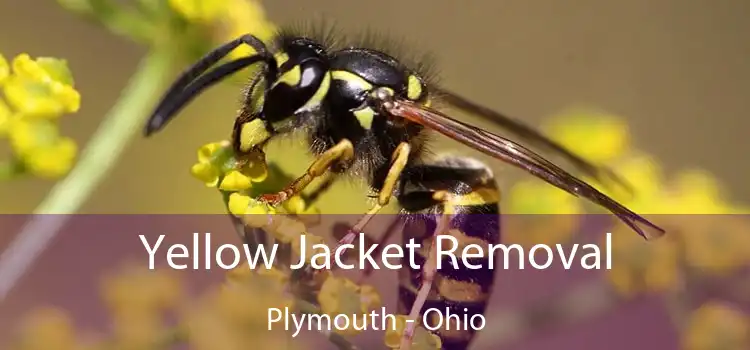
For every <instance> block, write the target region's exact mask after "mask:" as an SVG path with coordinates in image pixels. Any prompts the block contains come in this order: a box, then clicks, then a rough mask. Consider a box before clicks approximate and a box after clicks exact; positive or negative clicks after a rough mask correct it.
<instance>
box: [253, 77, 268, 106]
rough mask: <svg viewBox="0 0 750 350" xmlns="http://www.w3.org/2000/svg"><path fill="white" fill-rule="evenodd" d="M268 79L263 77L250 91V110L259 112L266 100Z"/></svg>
mask: <svg viewBox="0 0 750 350" xmlns="http://www.w3.org/2000/svg"><path fill="white" fill-rule="evenodd" d="M265 90H266V81H265V79H261V81H259V82H258V84H256V85H255V87H253V91H251V92H250V110H251V111H252V113H259V112H260V110H261V109H262V107H263V104H264V103H265V101H266V94H265V93H264V92H265Z"/></svg>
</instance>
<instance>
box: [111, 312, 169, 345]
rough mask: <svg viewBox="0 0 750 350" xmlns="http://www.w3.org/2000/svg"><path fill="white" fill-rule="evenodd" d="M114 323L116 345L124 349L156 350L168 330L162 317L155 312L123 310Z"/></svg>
mask: <svg viewBox="0 0 750 350" xmlns="http://www.w3.org/2000/svg"><path fill="white" fill-rule="evenodd" d="M112 321H113V322H112V323H113V326H114V327H113V328H114V329H113V333H114V334H113V338H114V339H113V340H114V343H115V344H118V345H119V348H123V349H148V348H154V347H156V346H158V345H159V342H160V341H162V340H161V339H159V336H161V335H162V334H164V330H165V328H166V327H165V325H164V320H163V318H162V315H161V314H160V313H157V312H154V310H144V309H137V308H136V309H123V310H120V311H119V312H118V313H116V314H114V315H113V320H112Z"/></svg>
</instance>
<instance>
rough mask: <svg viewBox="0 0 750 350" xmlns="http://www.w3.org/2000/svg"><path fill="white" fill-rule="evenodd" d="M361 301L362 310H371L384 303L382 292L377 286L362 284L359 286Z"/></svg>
mask: <svg viewBox="0 0 750 350" xmlns="http://www.w3.org/2000/svg"><path fill="white" fill-rule="evenodd" d="M359 294H360V297H359V299H360V302H361V303H362V310H364V311H365V312H369V311H372V310H375V309H377V308H378V307H380V306H382V305H383V300H382V299H381V298H380V294H379V293H378V290H377V289H375V287H373V286H370V285H362V286H360V287H359Z"/></svg>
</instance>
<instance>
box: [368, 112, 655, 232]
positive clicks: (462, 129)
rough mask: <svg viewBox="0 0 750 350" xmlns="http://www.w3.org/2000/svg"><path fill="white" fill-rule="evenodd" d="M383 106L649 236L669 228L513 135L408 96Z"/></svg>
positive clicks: (394, 113)
mask: <svg viewBox="0 0 750 350" xmlns="http://www.w3.org/2000/svg"><path fill="white" fill-rule="evenodd" d="M382 107H383V108H384V109H385V110H386V111H387V112H388V113H390V114H392V115H394V116H397V117H401V118H404V119H407V120H409V121H411V122H414V123H417V124H421V125H423V126H425V127H427V128H429V129H432V130H435V131H437V132H439V133H441V134H443V135H445V136H448V137H450V138H452V139H454V140H456V141H459V142H461V143H463V144H465V145H467V146H469V147H471V148H474V149H476V150H478V151H481V152H483V153H485V154H487V155H490V156H492V157H494V158H496V159H499V160H502V161H505V162H507V163H510V164H512V165H514V166H516V167H518V168H521V169H523V170H525V171H527V172H529V173H531V174H533V175H534V176H536V177H538V178H540V179H542V180H544V181H546V182H548V183H550V184H552V185H554V186H556V187H558V188H560V189H562V190H565V191H567V192H569V193H571V194H573V195H575V196H579V197H584V198H586V199H588V200H590V201H592V202H593V203H596V204H598V205H601V206H602V207H604V208H606V209H608V210H609V211H611V212H612V213H613V214H614V215H616V216H617V217H618V218H620V220H622V221H623V222H624V223H626V224H627V225H628V226H630V227H631V228H633V230H635V231H636V232H638V234H640V235H641V236H643V237H644V238H646V239H651V238H656V237H660V236H662V235H663V234H664V233H665V231H664V230H663V229H662V228H660V227H658V226H656V225H654V224H653V223H651V222H650V221H648V220H646V219H645V218H643V217H641V216H640V215H638V214H636V213H634V212H633V211H631V210H630V209H628V208H626V207H625V206H623V205H622V204H620V203H618V202H617V201H615V200H614V199H612V198H610V197H609V196H607V195H605V194H603V193H601V192H600V191H599V190H597V189H596V188H594V187H592V186H591V185H589V184H587V183H586V182H584V181H582V180H580V179H578V178H576V177H575V176H573V175H571V174H570V173H568V172H567V171H565V170H563V169H562V168H560V167H559V166H557V165H555V164H553V163H552V162H550V161H548V160H547V159H545V158H543V157H542V156H540V155H539V154H536V153H534V152H533V151H531V150H529V149H527V148H526V147H524V146H522V145H519V144H517V143H515V142H513V141H511V140H509V139H506V138H503V137H501V136H498V135H495V134H493V133H491V132H488V131H485V130H482V129H479V128H477V127H475V126H472V125H469V124H466V123H463V122H460V121H458V120H456V119H453V118H451V117H449V116H447V115H445V114H444V113H442V112H440V111H437V110H435V109H432V108H428V107H424V106H422V105H419V104H416V103H414V102H411V101H408V100H400V99H396V100H391V101H388V102H385V103H383V105H382Z"/></svg>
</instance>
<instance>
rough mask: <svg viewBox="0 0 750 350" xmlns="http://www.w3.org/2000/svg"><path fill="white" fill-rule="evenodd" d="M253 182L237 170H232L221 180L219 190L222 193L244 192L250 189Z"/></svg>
mask: <svg viewBox="0 0 750 350" xmlns="http://www.w3.org/2000/svg"><path fill="white" fill-rule="evenodd" d="M250 186H252V181H251V179H250V178H249V177H247V176H245V175H244V174H242V173H241V172H239V171H237V170H230V171H229V172H228V173H226V174H225V175H224V178H223V179H222V180H221V184H220V185H219V189H220V190H222V191H242V190H246V189H248V188H250Z"/></svg>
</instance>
